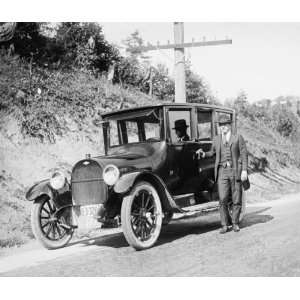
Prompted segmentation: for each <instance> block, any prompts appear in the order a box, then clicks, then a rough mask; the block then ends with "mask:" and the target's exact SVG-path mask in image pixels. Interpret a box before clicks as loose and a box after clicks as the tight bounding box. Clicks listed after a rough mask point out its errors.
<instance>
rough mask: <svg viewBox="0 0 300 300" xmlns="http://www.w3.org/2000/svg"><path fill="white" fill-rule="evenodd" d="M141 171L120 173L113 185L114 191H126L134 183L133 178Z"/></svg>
mask: <svg viewBox="0 0 300 300" xmlns="http://www.w3.org/2000/svg"><path fill="white" fill-rule="evenodd" d="M141 173H142V171H138V172H132V173H127V174H124V175H122V176H121V177H120V178H119V180H118V181H117V182H116V184H115V185H114V191H115V192H116V193H118V194H123V193H126V192H127V191H128V190H129V189H130V188H131V187H132V186H133V184H134V181H135V179H136V178H137V176H139V175H140V174H141Z"/></svg>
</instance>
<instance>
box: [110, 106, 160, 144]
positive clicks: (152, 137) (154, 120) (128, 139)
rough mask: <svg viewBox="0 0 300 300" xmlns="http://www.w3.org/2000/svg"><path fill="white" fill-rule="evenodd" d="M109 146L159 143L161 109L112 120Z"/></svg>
mask: <svg viewBox="0 0 300 300" xmlns="http://www.w3.org/2000/svg"><path fill="white" fill-rule="evenodd" d="M108 121H109V125H108V129H109V130H108V137H109V146H110V147H114V146H119V145H123V144H130V143H140V142H157V141H160V140H161V124H162V113H161V109H150V110H147V111H142V112H138V113H135V114H133V113H132V114H131V115H127V116H122V118H121V117H119V118H117V116H116V117H115V118H114V119H110V120H108Z"/></svg>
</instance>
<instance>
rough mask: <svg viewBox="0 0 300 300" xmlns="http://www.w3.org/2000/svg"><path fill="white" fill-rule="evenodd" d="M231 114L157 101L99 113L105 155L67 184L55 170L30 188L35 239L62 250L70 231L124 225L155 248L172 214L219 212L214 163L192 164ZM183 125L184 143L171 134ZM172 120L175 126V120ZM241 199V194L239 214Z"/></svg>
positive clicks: (134, 238)
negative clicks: (220, 121)
mask: <svg viewBox="0 0 300 300" xmlns="http://www.w3.org/2000/svg"><path fill="white" fill-rule="evenodd" d="M220 114H223V115H224V114H225V115H228V116H229V117H230V118H231V120H232V124H233V131H235V130H236V115H235V112H234V110H232V109H229V108H224V107H218V106H213V105H206V104H176V103H170V104H161V105H153V106H146V107H138V108H132V109H125V110H121V111H115V112H110V113H105V114H103V115H102V118H103V120H102V127H103V137H104V148H105V154H104V155H101V156H96V157H90V155H89V154H87V155H86V157H85V158H84V159H82V160H80V161H78V162H77V163H76V164H75V165H74V167H73V169H72V173H71V179H70V180H67V178H66V177H65V175H64V174H63V173H62V172H59V171H57V172H55V173H54V174H53V175H52V177H51V178H50V179H49V180H44V181H41V182H39V183H37V184H35V185H34V186H33V187H31V188H30V189H29V191H28V192H27V194H26V198H27V199H28V200H29V201H33V207H32V215H31V223H32V230H33V233H34V235H35V237H36V238H37V239H38V240H39V241H40V242H41V243H42V244H43V245H44V246H45V247H46V248H48V249H56V248H59V247H63V246H65V245H66V244H67V243H68V242H69V241H70V239H71V238H72V235H73V233H74V230H76V229H86V230H91V229H95V228H100V230H105V228H109V227H113V226H118V225H120V226H122V230H123V233H124V235H125V238H126V240H127V242H128V243H129V244H130V245H131V246H132V247H134V248H135V249H146V248H149V247H151V246H153V245H154V244H155V242H156V241H157V239H158V237H159V235H160V232H161V227H162V225H163V224H167V223H168V222H169V221H170V220H171V219H172V217H173V216H174V214H180V216H182V217H184V216H190V215H193V214H197V215H201V214H207V213H209V212H211V211H215V210H217V209H218V197H217V190H216V189H217V187H216V185H215V184H214V179H213V178H214V174H213V172H214V171H213V170H214V158H204V159H201V160H198V158H197V157H196V155H195V152H196V150H197V149H199V148H200V147H201V148H202V149H203V150H204V151H208V150H209V149H210V148H211V146H212V139H213V137H214V136H215V135H217V134H218V133H219V128H218V123H216V122H215V120H216V119H217V118H219V117H220ZM178 120H181V122H183V121H182V120H184V123H185V125H186V126H185V127H186V134H187V136H188V140H185V141H182V140H180V139H178V137H177V135H176V131H175V130H174V129H173V128H174V126H175V124H177V123H178ZM176 122H177V123H176ZM244 210H245V197H244V195H243V208H242V214H241V218H242V216H243V212H244Z"/></svg>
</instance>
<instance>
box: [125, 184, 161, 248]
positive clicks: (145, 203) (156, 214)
mask: <svg viewBox="0 0 300 300" xmlns="http://www.w3.org/2000/svg"><path fill="white" fill-rule="evenodd" d="M162 216H163V213H162V207H161V203H160V198H159V195H158V193H157V191H156V189H155V188H154V187H153V186H152V185H151V184H150V183H148V182H145V181H141V182H138V183H137V184H135V186H134V187H133V189H132V191H131V193H130V195H129V196H128V197H125V198H124V199H123V203H122V208H121V222H122V228H123V233H124V236H125V238H126V240H127V242H128V243H129V245H131V246H132V247H133V248H135V249H137V250H142V249H147V248H150V247H152V246H153V245H154V244H155V242H156V241H157V239H158V237H159V234H160V231H161V226H162Z"/></svg>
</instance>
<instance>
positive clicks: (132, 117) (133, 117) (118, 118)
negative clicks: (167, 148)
mask: <svg viewBox="0 0 300 300" xmlns="http://www.w3.org/2000/svg"><path fill="white" fill-rule="evenodd" d="M152 113H155V114H156V115H157V117H158V118H159V122H158V123H153V124H159V127H160V129H159V135H160V137H159V139H157V140H154V139H153V140H152V139H151V140H148V141H147V140H146V139H145V135H146V132H145V124H151V122H144V121H143V119H142V118H143V117H147V116H149V115H150V114H152ZM112 121H114V122H117V130H118V139H119V143H118V144H117V145H111V134H110V130H111V126H110V124H111V122H112ZM128 121H130V122H136V124H137V127H138V137H139V140H138V141H137V142H128V132H127V128H126V127H125V128H124V124H125V122H128ZM122 127H123V128H122ZM124 130H125V131H126V132H125V131H124ZM140 131H142V132H140ZM125 135H126V138H124V136H125ZM103 136H104V144H105V153H107V152H108V149H112V148H116V147H122V146H125V145H134V144H142V143H156V142H161V141H163V140H164V138H165V135H164V112H163V109H162V107H155V108H152V109H147V110H145V111H139V112H138V113H136V114H135V113H133V112H131V113H129V114H120V115H114V116H113V117H107V118H105V119H104V120H103ZM141 136H143V137H144V138H142V139H141Z"/></svg>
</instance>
